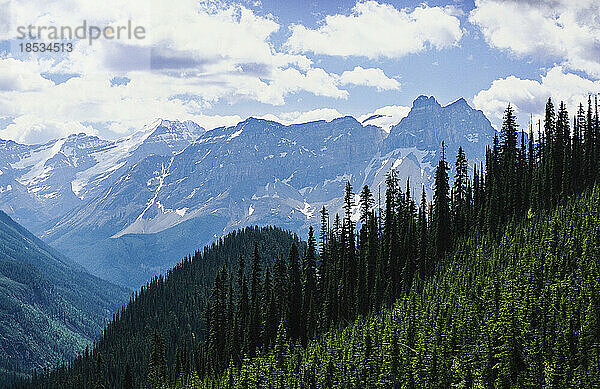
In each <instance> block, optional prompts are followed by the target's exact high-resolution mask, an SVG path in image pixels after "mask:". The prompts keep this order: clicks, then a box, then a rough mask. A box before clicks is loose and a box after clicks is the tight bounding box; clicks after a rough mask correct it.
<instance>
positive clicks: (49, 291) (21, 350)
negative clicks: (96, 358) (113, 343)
mask: <svg viewBox="0 0 600 389" xmlns="http://www.w3.org/2000/svg"><path fill="white" fill-rule="evenodd" d="M128 295H129V291H127V290H125V289H123V288H120V287H117V286H115V285H112V284H110V283H108V282H106V281H103V280H100V279H99V278H96V277H94V276H92V275H90V274H88V273H86V272H85V271H84V270H83V269H82V268H81V267H80V266H79V265H76V264H75V263H73V262H71V261H70V260H69V259H67V258H65V257H64V256H62V255H61V254H59V253H58V252H56V250H54V249H52V248H51V247H49V246H47V245H46V244H44V243H43V242H42V241H40V240H39V239H38V238H36V237H35V236H34V235H33V234H31V233H30V232H29V231H27V230H26V229H25V228H23V227H21V226H20V225H19V224H17V223H16V222H14V221H13V220H12V219H11V218H10V217H9V216H8V215H6V214H5V213H4V212H1V211H0V387H3V386H4V385H7V384H10V382H11V381H13V380H18V379H20V378H24V377H26V376H29V375H31V373H32V370H33V369H39V370H40V371H41V369H48V368H55V367H56V366H57V365H58V364H59V363H60V362H62V361H64V360H71V359H73V358H75V357H76V356H77V355H78V354H79V353H81V352H82V351H83V350H84V349H85V347H86V346H91V344H92V342H93V341H94V340H95V339H96V338H97V337H98V336H99V335H100V333H101V332H102V328H103V327H104V325H105V323H106V321H107V320H110V318H111V316H112V313H113V312H116V311H117V310H118V309H119V308H120V307H121V306H122V304H124V303H125V302H126V301H127V296H128Z"/></svg>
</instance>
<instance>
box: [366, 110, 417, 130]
mask: <svg viewBox="0 0 600 389" xmlns="http://www.w3.org/2000/svg"><path fill="white" fill-rule="evenodd" d="M409 112H410V107H406V106H403V105H388V106H385V107H381V108H377V109H376V110H375V111H373V112H369V113H366V114H364V115H360V116H359V117H358V121H359V122H361V123H363V124H365V125H367V124H372V125H374V126H378V127H381V128H382V129H384V130H385V131H387V132H390V129H391V128H392V126H393V125H395V124H398V123H400V120H402V118H404V117H406V116H407V115H408V113H409Z"/></svg>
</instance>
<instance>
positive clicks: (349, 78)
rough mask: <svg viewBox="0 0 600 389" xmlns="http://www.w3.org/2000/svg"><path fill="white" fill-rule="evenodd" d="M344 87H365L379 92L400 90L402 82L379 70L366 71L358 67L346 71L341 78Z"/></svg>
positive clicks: (370, 69)
mask: <svg viewBox="0 0 600 389" xmlns="http://www.w3.org/2000/svg"><path fill="white" fill-rule="evenodd" d="M339 81H340V84H342V85H348V84H351V85H363V86H370V87H375V88H377V90H378V91H383V90H390V89H396V90H397V89H400V82H398V80H395V79H393V78H389V77H388V76H386V75H385V73H384V72H383V70H381V69H378V68H369V69H364V68H362V67H360V66H356V67H355V68H354V69H353V70H346V71H345V72H343V73H342V75H341V76H340V79H339Z"/></svg>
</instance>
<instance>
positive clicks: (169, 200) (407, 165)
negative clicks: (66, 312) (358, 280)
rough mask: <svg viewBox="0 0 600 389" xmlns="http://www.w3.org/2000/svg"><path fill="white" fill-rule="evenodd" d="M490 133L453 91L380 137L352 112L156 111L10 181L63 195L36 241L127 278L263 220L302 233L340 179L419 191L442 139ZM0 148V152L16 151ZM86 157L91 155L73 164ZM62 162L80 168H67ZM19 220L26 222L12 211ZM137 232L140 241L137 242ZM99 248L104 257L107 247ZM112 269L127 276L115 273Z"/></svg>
mask: <svg viewBox="0 0 600 389" xmlns="http://www.w3.org/2000/svg"><path fill="white" fill-rule="evenodd" d="M493 133H494V130H493V128H492V127H491V124H490V122H489V121H488V120H487V118H485V116H484V115H483V114H482V113H481V111H476V110H473V109H472V108H470V107H469V106H468V104H467V103H466V102H465V101H464V100H463V99H459V100H458V101H456V102H455V103H452V104H450V105H447V106H445V107H442V106H441V105H439V103H437V101H435V99H434V98H433V97H430V98H427V97H425V96H420V97H419V98H417V99H416V100H415V102H414V104H413V108H412V110H411V112H410V113H409V114H408V116H407V117H405V118H404V119H402V120H401V122H400V123H399V124H397V125H396V126H393V127H392V130H391V132H390V133H389V134H387V133H386V132H385V131H383V130H382V129H380V128H378V127H375V126H371V125H364V124H361V123H359V122H358V121H357V120H356V119H355V118H353V117H342V118H338V119H334V120H332V121H329V122H327V121H323V120H321V121H314V122H309V123H303V124H294V125H283V124H280V123H277V122H273V121H268V120H263V119H255V118H249V119H246V120H244V121H242V122H240V123H238V124H237V125H235V126H231V127H220V128H215V129H213V130H210V131H203V130H201V129H199V127H198V126H197V125H194V124H192V123H190V122H186V123H181V122H170V121H163V120H158V121H157V122H155V123H153V124H152V125H151V126H148V127H147V128H146V129H145V130H142V131H140V132H137V133H135V134H133V135H131V136H129V137H126V138H124V139H122V140H117V141H113V142H109V143H107V144H105V145H101V144H98V145H96V144H95V143H94V142H99V140H98V141H97V140H95V139H94V140H92V139H88V138H84V139H80V140H79V142H80V143H77V144H82V145H90V150H94V151H92V152H90V155H89V156H87V157H86V156H84V155H81V156H80V155H79V154H77V152H79V151H80V150H83V149H84V148H83V147H79V148H77V147H69V150H73V152H71V153H67V152H64V151H63V152H61V153H56V154H57V155H58V156H54V157H53V158H54V159H51V158H48V160H50V162H47V161H46V164H45V165H44V166H45V167H46V166H51V167H52V170H50V171H49V173H50V174H49V177H44V176H43V175H41V176H36V179H37V181H35V180H32V181H28V182H25V180H23V178H22V177H23V175H22V176H21V177H18V178H17V179H16V182H17V184H20V183H21V182H23V183H24V184H27V185H22V187H19V188H20V190H21V192H23V193H26V194H27V195H29V196H33V197H35V198H37V197H39V195H38V194H37V192H33V191H34V190H35V188H36V187H33V189H32V184H31V182H36V183H38V185H42V184H43V185H46V184H48V185H47V186H48V188H44V190H45V191H46V192H48V193H55V192H56V193H59V194H60V196H57V197H58V199H60V200H64V203H65V204H67V202H66V201H67V200H69V201H71V203H68V204H67V205H68V206H63V207H62V215H59V216H58V217H57V218H56V219H55V220H53V221H50V222H47V224H46V225H45V226H46V228H43V230H42V229H38V230H37V231H38V232H40V233H42V237H43V238H44V239H45V240H46V241H47V242H49V243H51V244H52V245H54V246H55V247H58V248H59V249H61V250H62V251H63V252H65V253H66V254H67V255H69V256H72V257H78V260H80V262H81V263H82V264H83V265H84V266H85V267H86V268H88V269H89V270H91V271H92V272H93V273H94V274H97V275H101V276H106V274H109V273H110V274H111V276H110V277H108V279H111V280H116V279H119V282H123V281H122V280H123V279H125V280H127V279H131V284H129V285H130V286H137V285H138V284H139V283H141V282H143V281H144V280H145V279H147V277H148V276H151V275H152V274H156V272H159V271H164V270H166V269H168V268H169V267H170V266H172V265H173V264H174V263H175V262H176V261H177V260H178V259H179V257H180V255H179V254H182V255H183V254H185V253H186V252H190V251H192V250H194V249H195V248H197V247H200V246H202V245H204V244H206V243H208V242H209V241H210V240H212V239H214V238H216V237H218V236H221V235H222V234H223V233H225V232H227V231H231V230H233V229H236V228H239V227H243V226H246V225H251V224H274V225H277V226H281V227H284V228H289V229H291V230H293V231H296V232H299V233H305V230H306V229H307V228H308V225H309V224H313V225H314V224H317V223H318V211H319V209H320V208H321V207H322V206H323V205H325V206H327V208H328V209H329V210H330V213H331V214H335V212H337V211H338V210H339V209H340V207H341V203H342V198H341V194H342V193H343V187H344V185H345V183H346V181H350V182H351V184H352V185H353V186H354V188H355V191H357V192H358V191H359V188H360V187H362V186H363V185H369V186H371V187H372V188H373V190H374V191H377V188H378V187H379V186H380V185H381V183H383V182H384V180H385V175H386V174H387V172H388V171H389V170H390V169H391V168H395V169H396V170H397V171H398V172H399V174H400V177H404V178H407V177H410V178H411V182H410V185H411V190H414V191H418V192H419V193H420V188H421V185H425V186H426V187H430V186H431V179H432V174H433V166H435V163H436V162H437V157H436V156H437V155H439V154H438V152H439V149H440V144H441V141H442V140H445V141H446V143H447V145H448V154H447V155H448V156H449V157H450V158H453V151H452V150H453V149H455V148H457V147H458V145H459V144H462V145H463V147H464V148H465V149H466V151H467V157H468V158H469V159H470V160H474V159H481V158H482V157H483V154H484V149H485V145H487V144H489V141H490V140H491V137H492V136H493ZM195 135H197V137H195V139H194V136H195ZM72 137H73V136H72ZM85 137H87V136H85ZM70 138H71V137H70ZM77 139H79V138H77ZM96 139H97V138H96ZM57 142H61V141H57ZM65 143H67V141H66V140H65V141H64V143H63V144H62V145H61V147H64V144H65ZM93 146H96V147H97V148H96V149H94V148H93ZM20 147H21V146H18V145H12V144H11V145H10V148H12V149H17V150H20ZM52 147H57V146H56V143H55V144H54V146H52ZM61 150H62V148H61ZM30 152H31V151H30ZM2 154H3V153H2V152H0V161H4V160H11V158H12V160H14V159H17V160H18V158H17V157H14V156H11V155H8V156H6V157H5V156H3V155H2ZM74 155H77V159H76V160H75V159H74V158H75V157H73V156H74ZM88 160H92V163H93V162H94V161H95V164H94V163H93V164H92V165H89V166H88V165H85V163H88V164H90V162H86V161H88ZM73 161H76V162H77V163H78V164H77V166H78V167H79V166H83V167H82V168H79V169H76V168H74V167H73V166H72V165H74V163H73ZM19 163H20V164H21V165H25V164H24V163H22V162H20V161H19V162H16V164H19ZM69 163H71V165H69ZM5 164H7V163H5ZM63 165H64V166H65V167H64V169H66V170H67V171H70V172H74V173H73V174H72V175H71V176H70V177H73V176H74V177H75V179H73V180H72V181H71V182H69V181H68V179H65V180H64V181H63V182H62V184H61V183H58V182H52V181H51V177H52V173H53V172H55V169H58V166H63ZM10 166H15V162H13V163H12V165H10ZM69 169H71V170H69ZM8 170H9V171H10V169H8ZM12 171H14V168H13V170H12ZM25 174H31V173H25ZM62 177H63V178H65V177H67V174H66V173H64V174H62ZM1 179H2V176H0V180H1ZM40 183H42V184H40ZM69 191H70V195H69V193H67V192H69ZM32 192H33V193H32ZM46 192H44V193H46ZM413 193H414V192H413ZM69 196H70V197H69ZM417 196H418V194H417ZM9 200H10V197H9V196H8V195H6V194H4V193H0V206H1V207H2V209H8V211H9V212H10V208H9V207H8V206H10V205H11V203H10V201H9ZM12 201H14V200H12ZM44 201H45V203H46V204H48V203H50V202H51V200H50V199H44ZM52 201H55V202H56V201H58V200H56V199H55V200H52ZM72 204H75V205H72ZM53 207H56V206H53ZM15 215H16V213H15ZM23 222H24V223H25V224H28V223H29V224H30V225H32V226H33V227H35V226H34V225H33V223H30V222H29V221H26V219H24V218H23ZM38 225H39V224H38ZM170 229H174V230H173V232H169V230H170ZM175 231H177V233H176V234H175ZM194 231H202V232H201V233H198V234H195V233H194ZM167 236H169V238H167ZM180 237H188V238H187V240H185V239H184V240H183V241H182V239H181V238H180ZM132 240H133V241H135V242H138V243H136V244H133V243H132ZM140 241H143V242H145V243H144V244H143V245H139V242H140ZM158 241H160V242H161V245H160V250H159V251H160V252H162V253H164V254H163V255H168V254H167V253H173V256H172V257H170V258H162V257H158V256H157V255H158V254H157V253H156V252H154V253H153V252H150V251H148V252H146V250H144V247H154V251H156V248H157V246H156V244H155V242H158ZM126 242H127V243H126ZM175 242H177V243H175ZM132 244H133V245H134V246H135V247H138V250H142V251H144V253H136V254H135V255H134V257H136V258H138V257H139V258H140V260H141V262H139V263H138V262H136V261H133V263H120V264H119V265H116V264H115V262H120V261H118V260H115V259H114V250H115V249H114V248H116V247H120V248H121V249H125V250H126V252H128V253H129V252H130V250H131V248H132V247H133V246H132ZM175 244H176V246H175ZM170 249H172V250H170ZM148 250H149V249H148ZM109 252H111V253H113V254H111V255H110V256H108V254H107V253H109ZM130 254H131V253H130ZM175 254H177V255H175ZM121 266H122V267H121ZM115 267H117V268H120V269H121V270H120V271H121V272H124V273H131V274H136V273H137V274H138V275H139V277H135V276H134V277H129V276H128V277H117V278H115Z"/></svg>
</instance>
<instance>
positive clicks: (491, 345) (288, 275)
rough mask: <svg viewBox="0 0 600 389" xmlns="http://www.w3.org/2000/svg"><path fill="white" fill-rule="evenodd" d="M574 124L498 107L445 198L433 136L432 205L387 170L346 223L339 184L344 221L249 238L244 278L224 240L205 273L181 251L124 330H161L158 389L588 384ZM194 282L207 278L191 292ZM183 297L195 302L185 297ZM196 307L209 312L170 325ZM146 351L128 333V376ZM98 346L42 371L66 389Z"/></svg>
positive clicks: (591, 323) (593, 231) (114, 327)
mask: <svg viewBox="0 0 600 389" xmlns="http://www.w3.org/2000/svg"><path fill="white" fill-rule="evenodd" d="M590 110H591V107H588V112H589V111H590ZM567 118H568V114H567V112H566V109H565V107H564V105H563V104H561V105H560V108H559V111H558V114H555V113H554V108H553V105H552V102H551V101H550V100H549V101H548V104H547V107H546V120H545V123H544V133H543V134H542V133H541V131H540V134H539V136H538V139H537V141H535V140H534V139H533V137H531V138H530V140H529V142H528V143H526V141H525V135H524V133H523V132H521V134H520V141H519V139H518V131H517V126H516V118H515V117H514V113H513V111H512V109H511V108H510V106H509V107H508V108H507V110H506V112H505V120H504V125H503V128H502V133H501V138H498V137H495V139H494V143H493V145H492V147H491V148H490V149H488V150H487V153H486V162H485V170H484V169H483V164H482V166H479V167H477V166H475V167H474V170H473V178H472V179H471V178H470V177H469V175H468V172H467V156H466V155H464V153H463V151H462V148H461V149H459V154H458V156H457V159H456V163H455V166H456V173H455V178H454V183H453V186H452V191H451V192H450V183H449V178H448V166H447V163H446V158H445V148H444V146H443V145H442V155H441V158H440V161H439V163H438V167H437V170H436V177H435V188H434V189H435V192H434V194H433V203H431V204H429V205H428V204H427V200H426V195H425V188H423V193H422V196H421V202H420V204H418V205H417V203H416V202H415V200H414V198H413V197H412V195H411V191H410V182H407V185H406V190H405V191H403V190H402V189H401V187H400V183H399V180H398V177H397V173H396V172H395V171H394V170H392V171H391V172H390V173H389V175H388V177H387V178H386V186H387V187H386V191H385V205H384V208H383V209H381V208H378V209H374V208H373V206H374V201H373V198H372V195H371V192H370V190H369V188H368V187H363V188H362V190H361V194H360V202H359V204H358V207H359V217H358V220H359V221H360V223H359V224H358V225H356V226H355V220H357V218H355V216H354V215H355V207H356V205H355V204H354V194H353V193H352V187H351V185H350V184H349V183H348V184H347V185H346V188H345V195H344V206H343V209H344V214H343V216H342V217H340V215H337V214H336V215H335V218H334V222H333V225H332V226H331V225H330V223H329V215H328V212H327V210H326V209H325V208H324V207H323V209H322V210H321V228H320V250H319V258H317V255H316V241H315V238H314V234H313V230H312V228H311V229H310V230H309V236H308V245H307V247H306V249H305V250H303V251H302V252H303V253H304V255H303V257H300V251H299V248H298V245H299V242H297V241H292V239H287V240H285V239H280V240H276V239H275V238H277V237H278V236H277V235H276V234H275V235H274V236H272V235H270V234H269V233H270V232H272V230H265V231H261V233H263V234H264V235H267V236H266V237H263V236H261V234H260V233H258V234H255V235H252V238H253V239H255V241H258V242H259V243H258V245H254V243H251V241H248V240H245V244H247V245H248V246H250V245H252V246H251V248H248V249H247V250H245V251H243V254H244V255H245V256H246V257H250V256H251V257H252V265H251V269H250V272H248V269H246V265H245V261H244V256H241V255H240V254H242V250H228V251H226V252H223V251H219V248H220V247H219V246H217V247H216V248H214V247H213V249H212V250H211V251H205V254H204V256H203V257H202V260H206V259H207V258H210V259H212V262H211V263H210V265H212V266H213V267H208V264H207V265H206V267H202V273H199V272H194V271H193V270H194V268H193V266H194V265H195V264H196V263H203V262H198V261H200V260H199V259H194V260H193V261H190V260H186V261H184V263H183V264H182V265H181V266H180V267H179V268H176V269H175V270H174V271H173V272H171V273H169V275H168V276H167V278H166V279H162V278H158V279H157V280H156V282H155V283H153V284H151V285H149V286H148V287H147V288H145V289H143V290H142V292H141V294H140V295H139V296H137V297H136V298H135V299H133V300H132V302H131V303H130V305H129V307H128V308H127V309H128V310H129V309H135V307H136V306H137V304H141V303H140V301H144V299H148V296H153V299H152V300H150V301H152V304H150V305H144V306H143V311H141V312H143V315H141V316H140V317H136V318H135V319H133V318H131V319H129V320H130V321H131V322H135V323H136V327H135V331H132V332H130V333H129V334H130V339H135V337H134V336H133V335H134V334H135V335H137V334H140V333H142V334H143V333H148V331H149V330H151V329H158V330H159V331H160V333H163V334H165V340H166V360H167V366H168V368H167V369H166V371H167V373H166V375H165V376H166V378H165V380H164V381H165V382H166V383H165V385H166V386H167V387H202V388H204V387H209V388H215V387H217V388H220V387H222V388H231V387H236V388H237V387H240V388H258V387H265V388H275V387H278V388H283V387H307V388H316V387H326V388H330V387H390V388H394V387H406V388H421V387H444V388H446V387H448V388H449V387H463V388H475V387H497V388H508V387H531V388H537V387H560V388H562V387H590V388H591V387H596V386H597V385H598V384H599V383H600V382H599V380H600V377H599V375H600V343H599V340H598V339H600V318H599V312H600V305H599V304H600V298H599V297H598V293H597V290H598V287H599V285H598V283H599V280H598V266H599V263H598V261H599V260H600V252H598V247H599V246H600V244H599V242H600V211H599V209H600V207H599V205H600V189H595V190H593V191H591V189H590V188H592V187H593V186H594V183H595V181H596V180H597V179H598V169H597V168H594V169H590V168H589V167H588V168H586V169H588V170H590V171H591V173H590V172H588V170H586V169H583V171H585V172H587V173H585V174H583V173H581V174H579V172H578V171H577V170H576V169H575V167H576V166H584V165H585V164H586V163H588V162H587V161H586V160H585V153H578V152H577V150H589V149H590V147H591V146H590V145H589V142H595V141H594V140H593V139H595V138H593V137H594V136H595V135H589V134H588V135H581V137H580V134H579V132H580V131H579V129H580V128H586V127H585V126H588V127H589V126H590V124H589V123H592V128H593V130H592V133H593V134H596V133H597V132H598V129H597V128H596V127H594V126H597V124H594V123H597V122H598V120H597V118H593V119H590V118H589V117H586V115H585V112H584V111H583V109H580V112H579V115H578V117H577V120H576V122H575V125H574V127H575V131H574V133H573V134H572V136H570V133H571V132H570V131H569V123H568V120H567ZM540 130H541V123H540ZM531 132H532V131H530V133H531ZM588 132H589V128H588ZM595 147H596V146H594V147H593V148H592V149H594V150H595ZM565 181H566V182H565ZM582 192H583V193H584V195H583V196H580V197H575V196H577V195H580V194H581V193H582ZM569 199H570V200H569ZM552 210H554V212H552ZM357 228H358V231H356V230H357ZM275 231H276V230H275ZM234 238H235V236H234ZM267 238H268V239H275V240H273V242H275V243H276V244H280V245H283V243H284V242H285V243H287V244H288V246H287V247H289V251H288V252H289V254H288V255H287V260H286V259H284V258H283V256H282V255H281V253H282V251H283V250H281V249H282V247H281V246H279V248H280V252H279V255H276V256H273V257H270V255H269V254H268V251H269V250H272V248H273V246H274V245H273V244H271V245H269V244H268V242H269V241H268V240H266V242H267V244H261V243H260V241H261V240H262V239H267ZM229 239H232V240H233V238H229ZM228 242H229V241H228V239H225V240H224V241H222V243H221V244H223V245H225V244H228ZM263 242H264V240H263ZM287 247H286V249H287ZM232 252H234V253H235V258H239V260H238V263H237V268H235V266H234V268H235V270H234V271H233V272H231V271H229V270H228V269H229V268H232V265H233V263H232V262H231V260H232V259H229V260H223V259H222V260H221V261H220V262H219V261H218V260H217V258H218V257H217V256H216V255H217V254H221V255H224V256H228V258H231V254H232ZM213 254H214V255H215V256H213V257H211V255H213ZM261 258H262V259H266V258H274V261H271V260H263V261H262V262H261ZM210 259H209V261H210ZM223 262H225V263H223ZM271 264H272V268H271ZM217 265H218V266H217ZM263 266H264V267H265V269H266V270H265V271H264V272H263V271H262V267H263ZM218 267H220V270H219V271H218V272H216V271H215V270H212V273H211V274H210V277H209V276H208V273H209V271H210V270H211V269H216V268H218ZM231 274H236V277H235V281H234V280H233V277H232V276H231ZM248 274H250V276H249V279H250V289H249V286H248ZM197 279H201V280H202V283H201V284H200V285H201V286H202V287H199V286H196V287H190V285H192V286H193V285H198V284H196V283H197V282H198V281H197ZM171 281H172V282H173V283H170V282H171ZM209 282H210V283H209ZM208 290H211V293H210V294H207V291H208ZM167 296H168V297H167ZM186 296H187V297H186ZM200 296H201V297H200ZM182 297H183V298H191V299H192V300H191V301H193V302H194V304H195V305H194V304H190V303H188V302H186V303H185V304H183V305H181V304H182V302H181V299H182ZM185 301H187V300H185ZM204 304H205V309H204V313H205V316H204V318H203V320H196V321H187V322H185V321H184V322H181V317H189V316H190V315H191V314H195V315H198V311H199V310H198V309H194V308H193V307H198V306H199V305H202V306H204ZM173 306H181V307H182V308H172V307H173ZM190 307H192V308H190ZM136 312H137V313H138V314H139V312H140V311H136ZM125 313H127V310H126V311H125ZM199 316H201V315H199ZM157 317H160V318H161V320H160V321H157V320H156V318H157ZM126 318H127V316H126V315H123V314H122V315H121V316H120V317H117V318H116V321H115V322H114V323H113V324H111V326H109V327H108V328H107V331H106V333H105V338H104V339H103V340H102V341H101V342H100V343H99V344H98V345H97V346H96V348H95V350H94V351H93V352H92V353H91V355H92V356H93V355H97V353H99V352H102V353H103V355H105V356H106V355H107V353H106V352H104V351H103V349H102V348H103V347H104V348H105V349H108V350H114V347H115V346H116V345H118V346H119V347H121V349H125V348H128V347H129V345H130V344H131V343H133V342H131V341H130V340H129V339H128V340H127V341H126V340H125V339H126V338H121V342H120V343H119V342H115V340H114V338H110V337H109V335H110V336H113V337H115V336H116V335H115V333H117V334H118V335H119V336H123V333H122V331H121V328H123V327H121V328H119V327H118V326H119V325H123V320H128V319H126ZM194 318H196V319H197V318H198V316H194ZM172 323H176V325H175V324H172ZM204 323H205V325H206V326H205V327H203V324H204ZM352 323H354V324H352ZM144 331H145V332H144ZM204 333H206V334H207V335H206V336H205V335H204ZM151 343H152V341H151V340H148V339H146V341H145V343H144V342H140V343H139V345H140V351H144V352H145V354H142V353H139V354H136V353H132V355H134V358H132V359H130V361H131V362H132V363H133V365H132V366H133V369H134V371H135V373H134V377H135V380H136V382H139V383H144V382H145V380H146V377H148V378H147V382H148V383H151V382H156V380H155V378H154V377H155V376H157V374H156V373H152V374H150V375H144V374H149V373H144V371H140V370H141V368H140V366H144V365H143V364H142V365H139V363H140V361H145V359H144V358H148V357H147V356H148V355H155V354H154V353H152V352H151V350H150V349H149V346H148V345H149V344H151ZM154 343H156V342H154ZM153 349H154V348H153ZM181 350H189V351H187V352H186V351H181ZM174 355H176V358H175V357H174ZM92 356H88V355H84V356H83V357H82V358H81V359H80V360H77V361H75V362H74V363H73V364H72V365H71V367H70V368H68V369H67V368H62V369H57V370H56V371H55V372H53V373H52V374H50V376H49V377H42V381H43V382H56V381H52V380H53V379H58V382H61V384H62V386H63V387H74V384H72V383H73V382H74V381H73V380H74V378H73V375H74V373H75V372H79V371H80V374H81V375H83V377H84V380H85V379H87V377H89V374H90V371H92V370H93V369H92V368H90V367H89V366H90V365H87V367H85V365H83V366H84V367H83V368H82V369H81V370H77V369H78V365H77V363H80V364H81V361H83V362H86V361H87V362H88V363H89V360H90V358H92ZM150 359H151V360H154V357H150ZM186 360H189V361H191V362H185V361H186ZM121 365H122V362H121V364H119V363H116V362H115V361H112V362H108V366H111V367H112V368H109V369H108V371H107V373H106V375H107V382H110V383H111V384H112V383H115V384H118V382H119V380H120V378H119V377H122V372H121V367H120V366H121ZM183 366H187V367H183ZM111 369H112V370H111ZM136 369H137V370H136ZM113 370H114V371H113ZM116 373H118V374H116ZM65 377H66V378H65ZM44 380H45V381H44ZM61 380H62V381H61ZM65 382H66V383H67V384H64V383H65ZM161 382H162V381H161ZM50 386H51V387H61V386H60V385H56V386H52V385H50Z"/></svg>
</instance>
